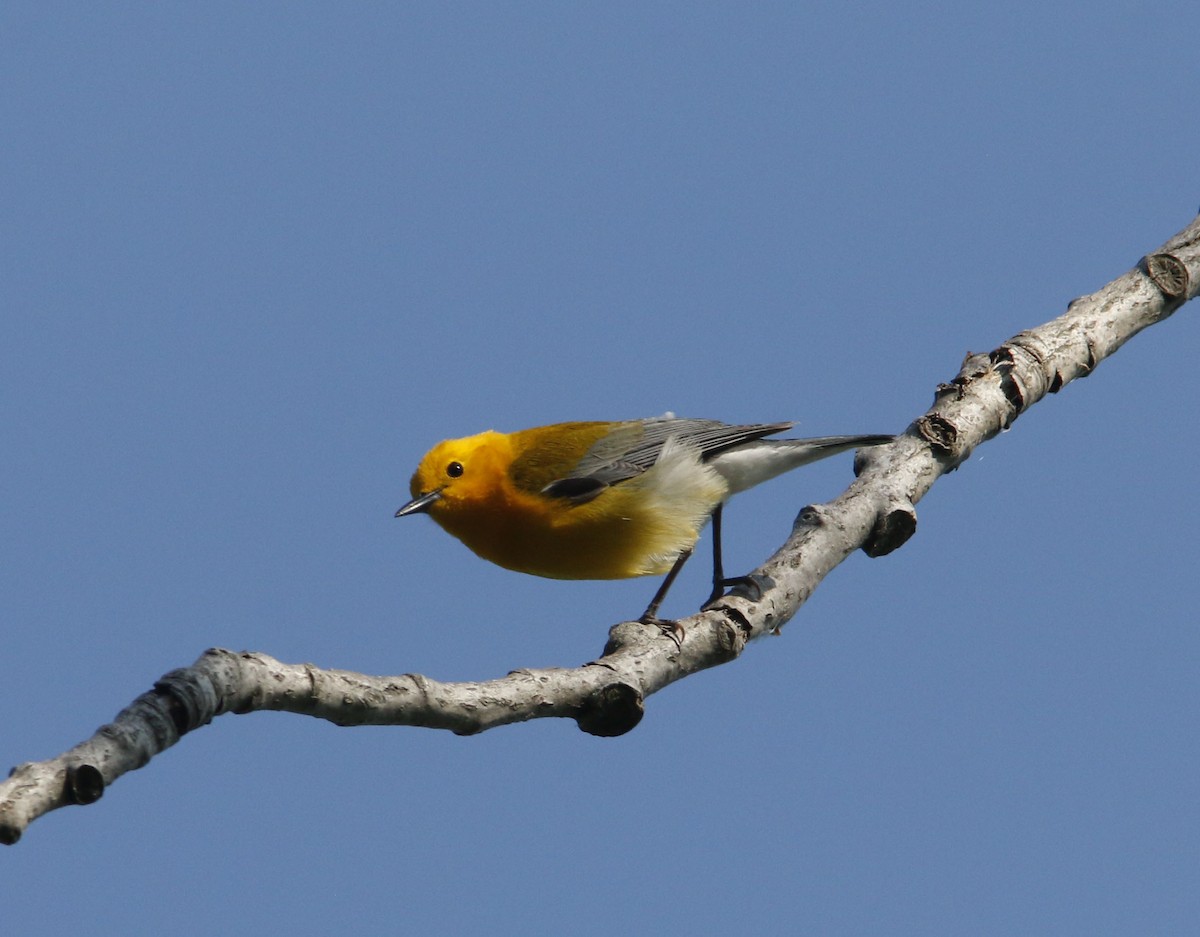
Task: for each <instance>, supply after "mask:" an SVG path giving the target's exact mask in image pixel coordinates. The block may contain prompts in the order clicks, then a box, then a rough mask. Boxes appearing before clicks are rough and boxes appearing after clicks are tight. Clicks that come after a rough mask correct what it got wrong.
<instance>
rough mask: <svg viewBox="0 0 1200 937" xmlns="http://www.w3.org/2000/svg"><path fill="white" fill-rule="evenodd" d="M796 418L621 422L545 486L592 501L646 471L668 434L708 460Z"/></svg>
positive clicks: (578, 500)
mask: <svg viewBox="0 0 1200 937" xmlns="http://www.w3.org/2000/svg"><path fill="white" fill-rule="evenodd" d="M791 425H792V424H791V423H754V424H749V425H743V426H731V425H730V424H728V423H721V422H719V421H717V420H687V419H676V418H674V417H657V418H655V419H650V420H632V421H630V422H628V423H621V424H619V425H618V426H616V427H615V428H614V429H613V430H612V431H611V432H609V433H607V434H606V435H605V436H603V437H601V438H600V439H598V440H597V441H596V442H595V443H593V444H592V446H591V448H589V449H588V451H587V452H586V453H584V455H583V458H581V459H580V460H579V462H578V464H577V465H576V466H575V468H574V469H572V470H571V473H570V474H569V475H567V476H566V477H565V478H560V479H557V480H555V481H553V482H551V483H550V484H549V485H547V486H546V487H545V488H543V489H542V491H543V493H545V494H549V495H554V496H556V497H565V498H569V499H570V500H572V501H575V502H576V503H580V504H581V503H583V502H586V501H590V500H591V499H592V498H594V497H596V495H598V494H600V492H601V491H603V490H604V489H605V488H607V487H609V486H610V485H616V484H618V483H620V482H623V481H626V480H628V479H630V478H633V477H635V476H637V475H640V474H641V473H642V472H644V471H646V470H647V469H648V468H650V466H652V465H653V464H654V463H655V462H656V461H657V460H658V456H659V453H661V452H662V448H663V445H664V444H665V443H666V441H667V440H668V439H676V440H678V441H680V442H682V443H685V444H686V445H690V446H692V447H694V448H696V449H697V450H699V453H700V458H701V459H707V458H709V457H711V456H714V455H716V454H717V453H718V452H723V451H724V450H726V449H729V448H731V447H732V446H737V445H740V444H741V443H744V442H749V441H750V440H752V439H759V438H761V437H763V436H770V435H772V434H773V433H781V432H783V431H784V430H785V429H789V428H790V427H791Z"/></svg>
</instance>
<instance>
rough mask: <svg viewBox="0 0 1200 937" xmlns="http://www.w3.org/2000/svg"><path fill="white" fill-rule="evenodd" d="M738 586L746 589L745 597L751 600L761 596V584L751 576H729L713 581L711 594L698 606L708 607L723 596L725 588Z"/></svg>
mask: <svg viewBox="0 0 1200 937" xmlns="http://www.w3.org/2000/svg"><path fill="white" fill-rule="evenodd" d="M738 586H741V587H742V588H743V589H745V590H746V593H747V595H746V598H748V599H749V600H750V601H751V602H757V601H758V600H759V599H761V598H762V593H763V590H762V584H761V583H760V582H759V581H758V580H757V579H755V578H754V577H753V576H731V577H730V578H729V579H718V580H717V581H716V582H715V583H713V591H712V594H711V595H709V597H708V599H707V600H706V601H705V603H704V604H703V605H701V606H700V608H701V610H703V609H706V608H708V607H709V606H710V605H712V604H713V603H714V602H716V601H717V599H720V598H723V597H724V595H725V590H726V589H733V588H736V587H738Z"/></svg>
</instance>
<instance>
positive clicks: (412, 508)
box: [396, 488, 442, 517]
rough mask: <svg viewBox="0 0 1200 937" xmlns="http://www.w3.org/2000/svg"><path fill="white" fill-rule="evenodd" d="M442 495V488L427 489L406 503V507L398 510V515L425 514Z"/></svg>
mask: <svg viewBox="0 0 1200 937" xmlns="http://www.w3.org/2000/svg"><path fill="white" fill-rule="evenodd" d="M441 496H442V489H441V488H434V489H433V491H427V492H425V494H423V495H420V496H418V497H416V498H413V499H412V500H411V501H409V502H408V504H406V505H404V507H402V508H401V509H400V510H399V511H397V512H396V516H397V517H404V515H406V514H424V513H426V512H427V511H428V510H429V507H430V505H432V504H433V502H434V501H436V500H437V499H438V498H440V497H441Z"/></svg>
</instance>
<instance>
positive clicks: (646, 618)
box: [638, 547, 692, 631]
mask: <svg viewBox="0 0 1200 937" xmlns="http://www.w3.org/2000/svg"><path fill="white" fill-rule="evenodd" d="M691 555H692V550H691V547H688V549H686V550H684V551H683V552H682V553H680V554H679V556H678V558H677V559H676V560H675V565H674V566H672V567H671V571H670V572H669V573H667V578H666V579H664V580H663V581H662V585H661V586H659V587H658V591H657V592H655V593H654V598H652V599H651V600H650V604H649V605H647V606H646V610H645V611H644V612H642V616H641V618H639V619H638V621H640V622H642V623H643V624H647V625H667V624H669V625H670V626H671V630H672V631H674V630H675V629H676V628H677V627H678V625H677V624H676V623H675V622H673V621H672V622H665V621H663V620H662V619H661V618H659V617H658V607H659V606H660V605H662V601H663V599H665V598H666V597H667V591H668V590H669V589H670V588H671V583H673V582H674V581H675V577H676V576H678V575H679V571H680V570H681V569H683V564H684V563H686V562H687V561H688V557H689V556H691Z"/></svg>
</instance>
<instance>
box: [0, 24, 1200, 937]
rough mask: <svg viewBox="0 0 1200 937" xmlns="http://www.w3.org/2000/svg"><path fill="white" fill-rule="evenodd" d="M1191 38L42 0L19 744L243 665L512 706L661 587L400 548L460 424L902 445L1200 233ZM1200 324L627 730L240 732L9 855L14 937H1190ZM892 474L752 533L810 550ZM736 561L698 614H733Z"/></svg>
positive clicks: (967, 481)
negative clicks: (502, 678) (474, 695)
mask: <svg viewBox="0 0 1200 937" xmlns="http://www.w3.org/2000/svg"><path fill="white" fill-rule="evenodd" d="M1198 28H1200V11H1198V10H1197V9H1196V7H1195V4H1192V3H1167V4H1166V6H1165V7H1164V6H1162V5H1159V7H1157V8H1155V11H1154V12H1153V14H1151V12H1149V11H1148V10H1147V8H1145V7H1144V6H1142V5H1136V4H1116V3H1087V4H1083V3H1067V4H1063V3H1044V2H1043V3H1037V4H1024V3H1018V4H999V5H992V6H991V7H988V8H980V9H974V8H968V7H966V6H964V5H939V4H930V5H922V6H920V7H916V6H913V7H911V8H908V7H904V6H898V5H896V4H884V3H873V2H863V3H850V4H847V3H839V4H804V5H801V4H755V5H744V4H729V3H710V4H706V3H699V4H640V3H639V4H633V3H606V4H552V3H524V4H504V5H500V4H458V5H449V4H430V3H426V4H393V5H383V4H375V5H367V4H363V5H350V4H340V5H339V4H306V3H293V4H288V5H286V6H285V5H268V4H259V5H249V4H231V3H206V4H178V3H163V4H141V3H131V4H124V5H119V6H117V5H104V6H101V5H94V4H55V5H49V6H48V5H45V4H40V3H39V4H33V3H11V4H6V5H5V7H4V9H3V10H2V11H0V49H2V50H3V54H2V55H0V86H2V87H3V89H4V91H3V93H2V94H0V108H2V112H0V117H2V125H3V127H4V128H5V130H4V140H5V143H4V146H3V148H2V150H0V171H2V179H3V184H2V185H0V199H2V203H0V214H2V216H3V218H4V223H3V225H0V238H2V239H3V244H2V245H0V303H2V305H3V307H4V309H5V315H4V316H3V317H2V318H0V369H2V374H3V384H2V395H0V419H2V425H3V436H4V439H5V446H4V447H3V451H2V452H0V460H2V461H0V530H2V531H3V536H4V540H5V544H6V547H5V550H4V553H3V556H4V562H3V564H0V621H3V623H4V624H3V634H4V642H3V644H4V652H3V653H2V654H0V712H2V713H3V715H2V717H0V759H5V760H6V761H7V764H9V765H11V764H16V763H18V762H21V761H25V760H29V759H38V758H45V757H49V756H51V755H54V754H57V753H58V752H60V751H61V750H63V749H65V748H67V747H69V746H70V745H72V744H74V743H75V742H77V741H79V740H81V739H82V738H84V737H86V736H88V735H89V734H90V733H91V732H92V731H93V730H94V729H95V728H96V727H97V726H98V725H99V724H101V723H102V722H105V721H107V720H108V719H109V718H111V717H112V716H113V715H114V714H115V713H116V712H117V711H118V710H119V709H120V708H121V707H122V706H124V705H125V704H126V703H127V702H128V701H130V700H131V699H132V698H133V697H134V696H135V695H137V694H138V693H140V692H141V691H143V690H144V689H146V688H148V687H149V686H150V685H151V683H152V682H153V680H154V679H155V678H156V677H158V676H159V675H160V674H162V673H163V672H165V671H167V670H169V669H171V668H173V667H176V666H180V665H183V664H186V663H189V662H191V661H192V660H194V659H195V658H196V656H198V654H199V653H200V652H201V651H202V650H203V649H204V648H206V647H209V646H212V645H219V646H225V647H232V648H239V649H241V648H248V649H255V650H261V651H265V652H267V653H269V654H272V655H275V656H277V657H280V658H282V659H284V660H288V661H311V662H314V663H316V664H318V665H321V666H329V667H341V668H347V669H356V670H363V671H367V672H371V673H402V672H408V671H418V672H422V673H426V674H428V675H430V676H432V677H436V678H439V679H479V678H487V677H493V676H498V675H501V674H503V673H505V672H507V671H508V670H511V669H513V668H517V667H533V666H555V665H562V666H569V665H575V664H578V663H581V662H583V661H585V660H588V659H591V658H593V657H595V656H596V655H597V654H599V652H600V650H601V648H602V646H603V644H604V640H605V636H606V630H607V627H608V626H609V625H610V624H612V623H613V622H615V621H618V620H620V619H622V618H624V617H628V616H630V615H634V614H636V613H637V612H638V611H640V610H641V608H642V607H643V606H644V604H645V602H646V600H647V598H648V596H649V594H650V593H651V592H652V591H653V589H654V586H655V583H654V582H653V581H651V580H631V581H623V582H599V583H594V582H553V581H548V580H540V579H536V578H532V577H526V576H521V575H518V574H515V573H510V572H507V571H504V570H501V569H498V568H495V567H493V566H490V565H488V564H486V563H484V562H483V561H481V560H478V559H476V558H475V557H474V556H473V555H471V554H470V553H469V552H468V551H467V550H466V549H465V548H464V547H462V546H461V545H460V544H458V543H457V542H455V541H454V540H452V539H451V538H450V537H448V536H447V535H445V534H444V533H443V532H442V531H440V530H439V529H437V528H436V526H435V525H434V524H433V523H432V522H430V521H428V519H425V518H416V519H407V520H394V519H393V518H392V514H393V512H394V511H395V509H396V508H397V507H399V505H400V504H402V503H403V502H404V501H405V500H406V498H407V484H408V477H409V474H410V473H411V471H412V468H413V467H414V466H415V464H416V462H417V460H418V459H419V457H420V456H421V454H422V453H423V452H424V451H425V450H426V449H427V448H428V447H429V446H430V445H431V444H433V443H434V442H436V441H438V440H439V439H442V438H444V437H447V436H460V435H466V434H469V433H473V432H477V431H479V430H483V429H487V428H491V427H494V428H497V429H502V430H509V429H518V428H521V427H524V426H531V425H538V424H541V423H549V422H554V421H557V420H561V419H589V418H594V419H621V418H629V417H638V416H648V415H655V414H660V413H663V412H664V411H667V410H671V411H675V412H677V413H679V414H681V415H687V416H701V417H713V418H718V419H723V420H727V421H731V422H738V421H746V422H752V421H764V420H768V421H774V420H786V419H795V420H799V421H800V430H801V432H803V433H808V434H812V435H820V434H827V433H854V432H895V431H900V430H902V429H903V428H904V427H905V426H906V425H907V424H908V423H909V422H910V421H911V420H912V419H913V418H914V417H916V416H917V415H918V414H920V413H921V412H922V411H923V410H924V409H925V408H926V407H927V406H928V405H929V403H930V401H931V400H932V393H933V389H934V387H935V385H936V384H937V383H938V382H939V381H943V380H946V379H948V378H950V377H951V376H952V375H953V374H954V373H955V371H956V370H957V367H958V364H959V362H960V360H961V359H962V357H963V355H964V354H965V353H966V352H967V351H968V350H973V351H979V350H985V349H987V348H990V347H993V346H995V345H996V344H998V343H999V342H1001V341H1003V340H1004V339H1006V338H1007V337H1009V336H1010V335H1012V334H1014V333H1015V332H1017V331H1019V330H1021V329H1022V328H1026V327H1030V326H1034V325H1037V324H1040V323H1041V322H1043V321H1046V320H1047V319H1049V318H1052V317H1053V316H1055V315H1057V314H1059V313H1060V312H1061V311H1062V310H1063V309H1064V308H1065V306H1066V304H1067V303H1068V302H1069V301H1070V300H1071V299H1072V298H1073V297H1075V296H1077V295H1080V294H1083V293H1087V292H1090V291H1092V290H1094V289H1096V288H1098V287H1100V286H1101V285H1103V284H1104V283H1105V282H1107V281H1108V280H1110V279H1112V278H1114V277H1115V276H1117V275H1119V274H1120V273H1122V272H1124V271H1125V270H1127V269H1128V268H1129V267H1130V266H1132V265H1133V264H1134V262H1136V260H1137V259H1138V257H1139V256H1141V255H1142V254H1143V253H1145V252H1147V251H1149V250H1152V249H1153V248H1155V247H1157V246H1158V245H1159V244H1160V243H1162V242H1163V241H1164V240H1165V239H1166V238H1167V237H1169V236H1170V235H1171V234H1173V233H1174V232H1176V231H1177V230H1178V229H1180V228H1182V227H1183V226H1184V225H1185V224H1187V223H1188V221H1189V220H1190V218H1191V217H1192V215H1193V213H1194V212H1195V210H1196V208H1197V205H1200V185H1198V182H1197V175H1196V164H1195V154H1196V153H1197V152H1200V130H1197V127H1196V122H1195V121H1194V120H1193V119H1192V117H1193V115H1194V111H1195V107H1196V96H1197V89H1198V85H1197V69H1196V64H1195V58H1196V55H1195V43H1194V37H1195V35H1196V32H1197V29H1198ZM1197 315H1198V312H1197V310H1196V309H1193V308H1191V307H1184V309H1183V310H1182V311H1181V312H1179V313H1178V314H1177V315H1176V316H1175V317H1174V318H1173V319H1171V320H1169V321H1167V322H1165V323H1163V324H1161V325H1160V326H1157V327H1155V328H1153V329H1151V330H1149V331H1147V332H1145V333H1143V334H1142V335H1141V336H1139V337H1137V338H1136V339H1135V340H1134V341H1133V342H1132V343H1131V344H1130V345H1129V346H1127V347H1126V348H1125V349H1124V350H1122V351H1121V352H1119V353H1118V354H1117V355H1116V356H1115V357H1114V358H1112V359H1110V360H1109V361H1106V362H1104V363H1103V364H1102V365H1101V366H1100V368H1099V369H1098V370H1097V372H1096V373H1095V374H1094V375H1093V376H1092V377H1090V378H1089V379H1087V380H1085V381H1081V382H1079V383H1077V384H1073V385H1071V386H1070V387H1068V388H1067V389H1066V390H1064V391H1063V392H1062V393H1061V394H1059V395H1057V396H1055V397H1052V398H1050V399H1048V400H1046V401H1045V402H1043V403H1042V404H1040V405H1039V406H1037V407H1036V408H1034V409H1033V410H1032V411H1031V412H1029V413H1028V414H1027V415H1025V416H1023V417H1022V418H1021V419H1020V420H1018V421H1017V423H1016V424H1015V426H1014V428H1013V429H1012V430H1011V431H1010V432H1008V433H1006V434H1004V435H1003V436H1002V437H1000V438H998V439H996V440H994V441H992V442H991V443H989V444H988V445H986V446H984V447H983V448H982V449H980V450H979V451H978V452H977V453H976V454H975V456H974V457H973V458H972V459H971V460H970V461H969V462H968V463H967V464H965V465H964V466H963V467H962V468H961V469H960V470H959V471H958V472H956V473H954V474H953V475H951V476H950V477H948V478H946V479H944V480H942V481H941V482H940V483H939V484H938V485H937V486H936V487H935V488H934V490H933V491H932V493H931V494H930V495H929V496H928V497H927V498H926V500H925V501H923V502H922V503H921V504H920V505H919V509H918V510H919V529H918V533H917V535H916V536H915V537H914V538H913V539H912V540H911V541H910V542H909V543H908V544H907V545H906V546H905V547H904V548H903V549H902V550H901V551H899V552H898V553H896V554H894V555H892V556H889V557H887V558H883V559H878V560H868V559H867V558H866V557H865V556H863V555H861V554H858V555H856V556H854V557H852V558H851V559H850V560H849V561H848V562H847V563H845V564H844V565H843V566H842V567H840V568H839V569H838V570H836V571H835V572H834V574H833V575H831V576H830V577H829V579H828V580H827V581H826V582H825V583H824V585H823V586H822V588H821V589H820V590H819V591H818V593H817V594H816V595H815V596H814V598H813V599H812V600H811V601H810V603H809V604H808V605H807V606H806V607H805V608H804V609H803V610H802V611H801V613H800V614H799V615H798V616H797V617H796V619H794V620H793V622H792V623H791V624H790V625H789V626H788V627H787V628H786V629H785V631H784V633H783V635H782V637H779V638H773V639H769V640H763V641H760V642H758V643H756V644H755V645H753V646H751V648H750V649H749V650H748V651H747V653H746V654H745V655H744V656H743V657H742V658H741V659H740V660H739V661H737V662H735V663H734V664H732V665H729V666H726V667H722V668H719V669H718V670H715V671H711V672H708V673H705V674H701V675H699V676H696V677H693V678H691V679H688V680H686V681H684V682H683V683H680V684H676V685H675V686H673V687H671V688H669V689H668V690H666V691H664V692H663V693H661V694H659V695H656V696H654V697H652V698H651V699H650V700H649V702H648V707H647V715H646V718H645V719H644V721H643V723H642V724H641V725H640V726H639V727H638V729H637V730H636V731H635V732H633V733H631V734H630V735H628V736H625V737H623V738H620V739H612V740H606V739H595V738H591V737H588V736H585V735H583V734H582V733H580V732H579V731H578V730H577V729H576V728H575V727H574V725H573V724H571V723H564V722H549V721H547V722H541V723H537V724H533V725H526V726H518V727H511V728H506V729H502V730H498V731H494V732H490V733H487V734H485V735H483V736H481V737H477V738H470V739H461V738H456V737H453V736H451V735H448V734H445V733H435V732H429V731H422V730H411V729H379V728H371V729H353V730H347V729H337V728H334V727H332V726H330V725H327V724H324V723H320V722H316V721H314V720H310V719H305V718H302V717H297V716H285V715H279V714H255V715H250V716H241V717H234V716H225V717H222V718H221V719H219V720H217V722H216V723H214V724H213V725H211V726H209V727H207V728H205V729H203V730H201V731H198V732H195V733H194V734H192V735H191V736H189V737H187V738H186V739H185V740H184V741H183V742H182V743H181V744H180V745H178V746H177V747H175V748H174V749H172V750H171V751H169V752H168V753H166V754H165V755H163V756H161V757H160V758H158V759H157V760H155V761H154V762H153V764H151V765H150V766H149V767H148V768H146V769H143V770H142V771H139V772H136V773H134V774H131V775H127V776H126V777H124V778H123V779H121V780H120V781H119V782H118V783H117V784H116V785H115V786H114V787H113V788H112V789H110V790H109V791H108V792H107V794H106V795H105V797H104V799H103V800H102V801H101V802H100V803H99V804H97V805H96V806H94V807H89V808H87V809H86V810H81V809H68V810H63V811H59V812H58V813H56V814H53V815H51V816H48V817H46V818H44V819H42V820H41V821H39V822H38V823H37V824H35V825H34V826H33V827H32V828H31V829H30V830H29V831H28V833H27V834H26V837H25V839H24V840H23V841H22V842H21V843H20V844H19V846H17V847H16V848H14V849H10V850H5V851H3V852H2V853H0V893H2V894H3V895H4V907H5V922H6V928H7V929H10V930H11V932H12V933H21V934H31V935H37V934H51V933H53V934H58V933H67V932H70V931H71V930H74V931H75V932H87V933H97V932H110V933H120V934H138V933H162V932H164V931H166V930H167V928H168V927H169V928H170V929H171V931H172V932H173V933H178V934H193V933H195V934H198V933H202V932H204V933H207V932H208V931H209V929H210V928H211V926H212V923H213V922H214V921H222V920H223V921H225V922H226V923H227V925H228V926H227V927H226V929H227V930H228V931H229V932H232V933H237V932H248V931H250V930H251V929H252V928H255V929H257V928H259V927H262V926H270V927H271V928H272V929H273V930H275V931H278V932H284V931H286V932H291V933H298V934H303V933H328V932H334V931H335V930H336V931H337V932H347V931H349V930H356V931H357V930H366V929H368V928H370V929H372V930H375V931H379V932H394V931H399V930H403V931H405V932H410V933H412V932H421V931H424V930H428V929H432V928H435V927H436V928H439V929H440V930H441V932H444V933H459V932H465V931H468V930H474V929H481V928H484V927H487V928H489V929H490V930H491V932H493V933H500V934H505V933H511V934H528V933H572V934H581V935H589V934H601V933H603V934H610V933H612V932H614V930H628V931H629V932H640V931H647V932H648V931H650V930H651V929H653V931H654V932H656V933H660V934H689V935H691V934H698V933H719V932H733V931H740V932H750V931H757V932H761V933H784V932H788V933H797V932H799V933H813V934H829V935H843V934H877V933H888V934H922V935H937V934H947V935H949V934H964V933H971V934H997V935H1000V934H1003V935H1009V934H1014V933H1023V934H1054V935H1058V934H1081V935H1082V934H1087V935H1097V934H1128V933H1155V934H1184V933H1193V932H1194V928H1195V925H1196V921H1197V919H1198V918H1200V897H1198V894H1200V893H1198V891H1197V889H1196V887H1195V886H1196V882H1197V880H1200V780H1198V779H1200V749H1198V746H1197V738H1200V732H1198V731H1197V730H1198V729H1200V720H1198V715H1197V714H1198V713H1200V681H1198V680H1197V675H1198V670H1200V631H1198V629H1197V627H1196V611H1195V610H1196V608H1197V606H1200V577H1197V575H1196V572H1195V559H1194V546H1195V536H1194V533H1193V527H1194V523H1195V514H1196V507H1197V498H1196V493H1195V486H1194V466H1195V464H1196V461H1197V458H1198V456H1200V451H1198V445H1197V442H1196V434H1195V431H1194V425H1195V418H1196V416H1195V415H1196V413H1197V412H1200V401H1198V400H1197V392H1196V382H1195V380H1194V379H1193V378H1192V377H1191V374H1192V372H1193V370H1194V362H1193V358H1194V355H1193V354H1192V350H1193V349H1194V348H1195V347H1196V346H1197V341H1198V339H1200V327H1198V326H1197V321H1196V320H1197ZM849 478H850V463H849V458H848V457H842V458H839V459H836V460H830V461H829V462H826V463H822V464H820V465H818V466H814V467H812V468H811V469H807V470H805V471H803V472H798V473H795V474H793V475H791V476H788V477H786V478H783V479H780V480H778V481H776V482H772V483H771V484H770V485H768V486H764V487H763V488H761V489H758V490H755V491H753V492H749V493H747V494H745V495H742V496H739V498H738V499H737V500H736V501H734V502H733V504H732V505H731V506H730V508H729V509H728V511H727V512H726V563H727V568H728V569H729V570H730V571H731V572H736V571H738V570H739V569H748V568H750V567H752V566H754V565H756V564H757V563H758V562H759V561H761V560H762V559H763V558H765V557H766V556H767V555H768V554H769V553H770V552H771V551H772V550H773V549H774V548H775V547H776V546H777V545H778V543H779V542H781V541H782V539H783V538H784V537H785V536H786V533H787V531H788V528H789V525H790V523H791V519H792V517H793V516H794V515H795V513H796V512H797V510H798V509H799V508H800V507H801V506H802V505H803V504H805V503H807V502H811V501H817V500H825V499H827V498H830V497H832V496H834V495H835V494H836V493H837V492H838V491H840V490H841V488H842V487H844V485H845V484H846V483H847V482H848V480H849ZM704 578H705V570H704V568H703V564H702V563H697V564H695V567H694V568H691V569H689V570H688V571H687V572H686V573H685V575H684V577H683V578H682V579H681V581H680V583H679V584H678V585H677V586H676V588H675V590H674V592H673V594H672V596H671V598H670V600H669V603H668V606H667V608H666V609H665V611H666V612H668V613H673V614H687V613H689V612H691V611H693V610H694V608H695V605H696V604H697V603H698V602H699V601H700V600H701V599H702V598H703V596H704V595H705V594H706V588H705V584H704Z"/></svg>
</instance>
